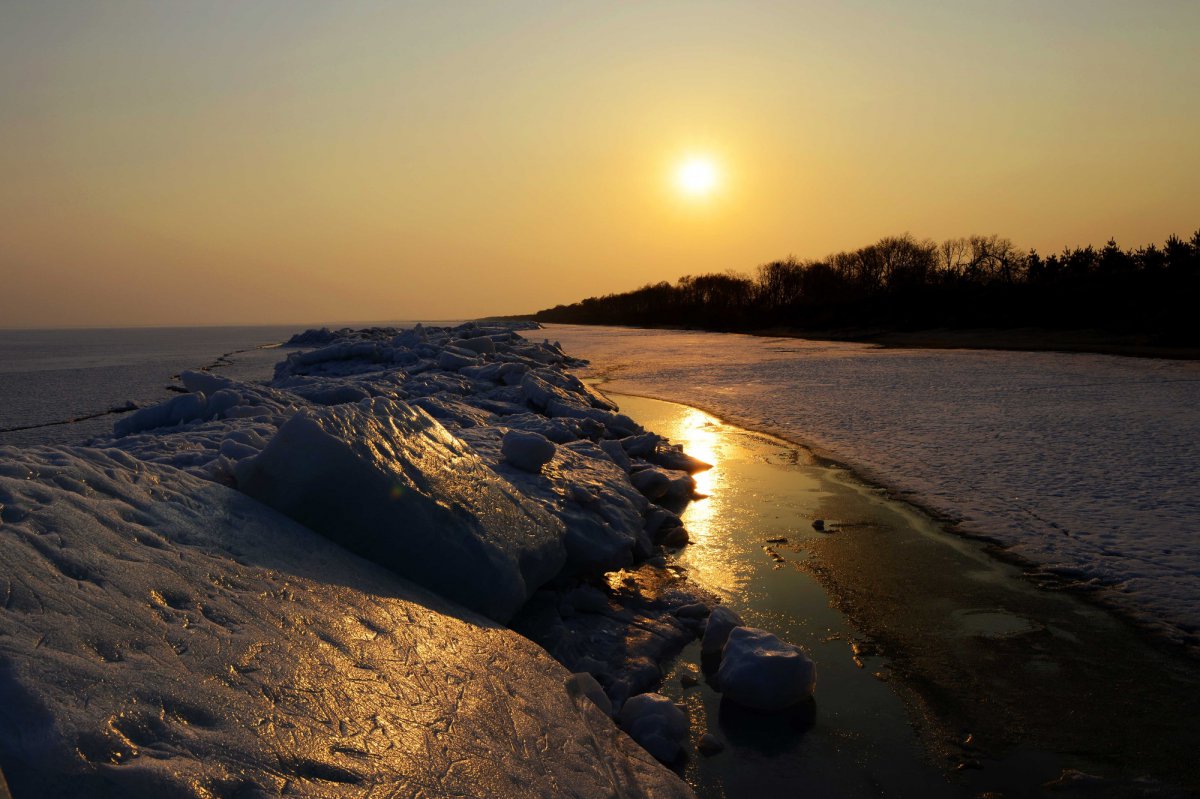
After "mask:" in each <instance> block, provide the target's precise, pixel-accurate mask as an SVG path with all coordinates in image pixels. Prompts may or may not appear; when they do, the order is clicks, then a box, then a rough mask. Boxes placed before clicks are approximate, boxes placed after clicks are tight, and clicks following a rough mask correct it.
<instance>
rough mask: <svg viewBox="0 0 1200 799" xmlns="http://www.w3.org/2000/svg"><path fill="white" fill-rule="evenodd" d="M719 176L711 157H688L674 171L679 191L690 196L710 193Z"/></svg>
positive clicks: (701, 195) (715, 185)
mask: <svg viewBox="0 0 1200 799" xmlns="http://www.w3.org/2000/svg"><path fill="white" fill-rule="evenodd" d="M719 178H720V175H719V173H718V172H717V165H716V164H715V163H713V161H712V159H711V158H704V157H695V158H689V159H687V160H686V161H684V162H683V163H681V164H680V165H679V168H678V169H676V171H675V184H676V185H677V186H678V187H679V190H680V191H681V192H683V193H684V194H687V195H689V196H692V197H703V196H705V195H707V194H711V193H712V190H713V189H715V188H716V187H717V181H718V179H719Z"/></svg>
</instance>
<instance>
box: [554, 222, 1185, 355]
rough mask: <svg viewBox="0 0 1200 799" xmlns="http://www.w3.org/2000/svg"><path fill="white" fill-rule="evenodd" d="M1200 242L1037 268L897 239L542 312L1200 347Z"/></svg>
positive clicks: (1009, 249)
mask: <svg viewBox="0 0 1200 799" xmlns="http://www.w3.org/2000/svg"><path fill="white" fill-rule="evenodd" d="M1198 289H1200V231H1198V232H1197V233H1196V234H1195V235H1193V236H1192V238H1191V240H1190V241H1184V240H1182V239H1179V238H1177V237H1175V236H1172V237H1171V238H1169V239H1167V241H1166V243H1165V244H1163V245H1162V246H1161V247H1159V246H1156V245H1150V246H1149V247H1145V248H1142V249H1137V250H1123V249H1121V248H1120V247H1119V246H1117V244H1116V242H1114V241H1109V242H1108V244H1106V245H1105V246H1104V247H1101V248H1099V249H1096V248H1095V247H1092V246H1087V247H1082V248H1077V249H1067V250H1064V251H1063V252H1062V253H1061V254H1059V255H1051V256H1048V257H1042V256H1041V255H1039V254H1038V253H1037V252H1036V251H1032V250H1031V251H1029V252H1024V251H1020V250H1018V249H1017V248H1016V247H1014V246H1013V243H1012V242H1011V241H1009V240H1008V239H1004V238H1000V237H998V236H971V237H968V238H959V239H950V240H948V241H945V242H942V243H940V244H939V243H937V242H934V241H930V240H924V241H919V240H917V239H915V238H913V237H912V236H911V235H908V234H905V235H904V236H893V237H888V238H884V239H880V240H879V241H877V242H876V243H874V244H872V245H870V246H867V247H863V248H861V249H857V250H853V251H850V252H839V253H836V254H833V255H830V256H828V257H827V258H823V259H820V260H811V261H799V260H796V259H795V258H788V259H787V260H784V261H775V262H773V263H769V264H765V265H763V266H760V267H759V268H758V271H757V274H755V275H754V276H753V277H750V276H745V275H740V274H737V273H733V272H729V273H725V274H707V275H697V276H689V277H684V278H681V279H680V280H679V281H678V282H677V283H675V284H674V285H671V284H670V283H666V282H663V283H656V284H652V285H646V286H643V287H642V288H639V289H636V290H634V291H629V292H624V293H621V294H608V295H606V296H603V297H589V298H588V299H586V300H583V301H581V302H577V303H574V304H572V305H559V306H556V307H554V308H549V309H546V310H543V311H539V312H538V313H537V314H536V315H535V318H536V319H537V320H538V321H540V322H565V323H573V324H613V325H634V326H669V327H696V328H703V329H706V330H722V331H757V330H769V329H778V328H787V329H794V330H798V331H836V330H842V331H855V330H857V331H889V330H895V331H912V330H926V329H933V328H957V329H966V328H1016V327H1037V328H1046V329H1056V330H1085V329H1090V330H1099V331H1107V332H1112V333H1122V334H1138V335H1142V336H1147V337H1149V338H1151V339H1152V340H1154V341H1156V342H1158V343H1162V344H1189V345H1194V344H1197V343H1200V335H1198V329H1200V324H1198V323H1197V319H1200V313H1198V310H1197V308H1196V300H1197V296H1198Z"/></svg>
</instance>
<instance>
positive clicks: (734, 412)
mask: <svg viewBox="0 0 1200 799" xmlns="http://www.w3.org/2000/svg"><path fill="white" fill-rule="evenodd" d="M537 335H547V336H549V338H550V339H551V340H555V339H558V340H560V341H561V343H562V345H563V347H564V349H565V350H566V351H567V352H568V353H570V354H572V355H576V356H579V357H583V358H587V359H589V360H591V361H592V369H591V373H592V374H593V375H594V376H600V375H602V376H604V377H606V378H607V379H608V380H609V382H608V383H607V384H606V386H605V387H606V388H608V389H611V390H614V391H621V392H627V393H633V394H641V395H646V396H652V397H656V398H659V399H667V400H674V401H677V402H683V403H688V404H692V405H695V406H698V407H700V408H703V409H705V410H708V411H710V412H713V413H716V414H718V415H720V416H722V417H724V418H726V419H728V420H730V421H733V422H736V423H738V424H741V425H743V426H746V427H751V428H754V429H758V430H762V431H765V432H771V433H775V434H779V435H782V436H784V437H787V438H790V439H792V440H794V441H797V442H800V443H805V444H808V445H811V446H812V447H814V448H815V449H816V450H818V451H819V452H822V453H824V454H827V455H829V456H831V457H833V458H835V459H837V460H840V461H842V462H844V463H847V464H848V465H851V466H853V467H855V468H856V470H858V471H859V472H860V473H862V474H864V475H865V476H867V477H869V478H871V479H873V480H875V481H877V482H879V483H882V484H884V485H887V486H889V487H892V488H893V489H896V490H898V491H900V492H902V493H905V494H908V495H909V496H910V497H911V498H913V499H915V500H917V501H918V502H919V503H921V504H924V505H925V506H926V507H930V508H932V509H934V510H937V511H939V512H941V513H944V514H946V515H948V516H950V517H951V518H954V519H958V520H960V523H961V526H962V528H963V529H964V530H966V531H968V532H972V533H977V534H981V535H985V536H988V537H991V538H993V539H996V540H998V541H1000V542H1002V543H1003V544H1004V545H1005V546H1007V547H1009V548H1010V550H1011V551H1012V552H1013V553H1014V554H1017V555H1019V556H1022V557H1024V558H1026V559H1028V560H1029V561H1031V562H1033V563H1035V564H1037V565H1038V566H1039V567H1040V568H1041V569H1043V570H1045V571H1046V572H1050V573H1054V574H1057V575H1060V576H1065V577H1068V578H1071V579H1074V580H1077V581H1079V582H1082V583H1090V584H1091V585H1093V586H1095V587H1097V589H1098V590H1099V591H1100V592H1101V594H1102V596H1103V598H1105V599H1107V600H1108V601H1110V602H1112V603H1113V604H1116V605H1118V606H1120V607H1121V608H1123V609H1124V610H1126V611H1127V612H1130V613H1132V614H1134V615H1135V616H1137V617H1138V618H1140V620H1142V621H1143V622H1145V623H1147V624H1148V625H1150V626H1153V627H1156V628H1158V629H1159V630H1160V631H1161V632H1163V633H1165V634H1167V635H1168V636H1170V637H1172V638H1175V639H1178V640H1183V641H1187V642H1189V643H1191V644H1193V645H1196V644H1198V643H1200V363H1196V362H1184V361H1168V360H1156V359H1140V358H1121V357H1115V356H1106V355H1087V354H1066V353H1045V352H1041V353H1033V352H1000V351H989V350H931V349H883V348H878V347H873V346H870V345H863V344H851V343H831V342H819V341H806V340H801V339H781V338H760V337H754V336H744V335H735V334H721V333H703V332H691V331H651V330H633V329H629V328H611V327H578V326H567V325H552V326H550V327H549V328H548V329H547V330H545V331H539V332H538V334H537ZM914 589H917V587H916V586H914Z"/></svg>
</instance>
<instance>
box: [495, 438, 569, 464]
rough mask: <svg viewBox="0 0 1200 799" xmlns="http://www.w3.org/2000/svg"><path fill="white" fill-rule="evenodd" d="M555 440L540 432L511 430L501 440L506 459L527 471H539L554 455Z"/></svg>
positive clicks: (501, 447)
mask: <svg viewBox="0 0 1200 799" xmlns="http://www.w3.org/2000/svg"><path fill="white" fill-rule="evenodd" d="M556 449H557V447H555V446H554V442H553V441H551V440H550V439H548V438H546V437H545V436H543V435H540V434H538V433H526V432H524V431H521V430H509V431H508V432H507V433H505V434H504V438H503V439H502V440H501V444H500V451H501V453H503V455H504V459H505V460H506V461H508V462H509V463H511V464H512V465H513V466H516V467H517V468H518V469H524V470H525V471H527V472H539V471H541V469H542V467H543V466H545V465H546V464H547V463H549V462H550V459H551V458H553V457H554V452H555V450H556Z"/></svg>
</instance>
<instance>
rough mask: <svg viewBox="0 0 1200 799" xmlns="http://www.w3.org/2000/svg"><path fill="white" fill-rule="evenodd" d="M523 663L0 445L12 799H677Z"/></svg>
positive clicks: (534, 659) (681, 791)
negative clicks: (293, 798) (369, 797)
mask: <svg viewBox="0 0 1200 799" xmlns="http://www.w3.org/2000/svg"><path fill="white" fill-rule="evenodd" d="M568 676H569V674H568V672H567V671H566V670H565V669H563V668H562V667H561V666H559V665H558V664H557V663H555V662H554V661H553V660H551V658H550V657H549V656H548V655H546V654H545V653H544V652H543V651H542V650H541V649H540V648H538V647H537V646H535V645H534V644H532V643H530V642H529V641H527V640H526V639H524V638H522V637H520V636H518V635H517V634H515V633H513V632H511V631H509V630H507V629H503V628H500V627H498V626H496V625H495V624H493V623H491V622H489V621H487V620H485V619H483V618H482V617H479V616H476V615H474V614H472V613H470V612H469V611H466V610H464V609H462V608H461V607H459V606H456V605H453V604H451V603H449V602H446V601H445V600H442V599H440V598H438V597H436V596H434V595H433V594H430V593H428V592H427V591H425V590H423V589H421V588H418V587H416V586H414V585H413V584H411V583H409V582H407V581H405V580H403V579H401V578H398V577H396V576H395V575H394V574H392V573H390V572H387V571H385V570H384V569H382V568H379V567H377V566H375V565H373V564H371V563H368V562H366V561H364V560H362V559H360V558H358V557H356V556H354V555H352V554H350V553H349V552H347V551H346V550H345V549H343V548H341V547H339V546H337V545H335V544H333V543H331V542H330V541H328V540H327V539H325V538H323V537H321V536H318V535H316V534H315V533H313V532H311V531H310V530H308V529H306V528H304V527H301V526H300V525H298V524H296V523H294V522H291V521H289V520H288V519H286V518H284V517H283V516H281V515H279V514H277V513H275V512H274V511H272V510H270V509H268V508H266V507H264V506H263V505H261V504H260V503H258V502H256V501H254V500H252V499H250V498H248V497H246V496H244V495H242V494H240V493H238V492H236V491H234V490H232V489H230V488H228V487H225V486H222V485H219V484H217V483H215V482H213V481H211V480H204V479H201V478H199V477H196V476H194V475H190V474H187V473H186V472H184V471H181V470H180V469H178V468H175V467H173V466H169V465H161V464H153V463H147V462H144V461H140V460H138V459H136V458H134V457H132V456H131V455H129V454H127V453H124V452H122V451H120V450H116V449H109V450H104V451H101V450H97V449H89V448H68V447H39V448H30V449H18V448H0V766H2V767H3V770H4V773H5V775H6V776H7V778H8V780H9V783H10V785H11V787H12V789H13V792H14V794H15V795H16V796H89V797H90V796H100V797H104V796H112V797H118V796H119V797H155V799H157V798H158V797H165V796H171V797H175V796H181V797H188V796H194V797H202V796H205V797H207V796H220V797H235V796H236V797H253V796H274V795H279V794H281V793H287V794H297V795H305V796H319V797H338V796H363V795H365V794H367V793H371V794H373V795H374V794H375V793H378V794H379V795H388V796H431V797H432V796H514V797H536V796H543V797H557V796H587V797H591V796H595V797H600V796H605V797H607V796H630V797H641V796H648V797H649V796H663V797H668V796H670V797H674V796H686V795H689V792H688V790H687V788H686V786H684V785H683V783H682V782H680V781H679V780H678V779H677V778H676V777H675V776H674V775H672V774H671V773H670V772H668V771H666V770H665V769H663V768H661V767H659V766H658V765H657V764H656V763H655V762H654V761H653V760H652V759H651V758H650V756H649V755H648V754H646V753H645V752H644V751H643V750H641V749H640V748H639V747H637V746H636V745H635V744H633V743H632V741H630V740H629V739H628V738H627V737H626V736H625V735H624V734H623V733H620V732H618V731H617V730H616V728H615V727H614V726H613V725H612V723H611V721H610V720H609V719H608V718H607V717H606V716H605V715H604V714H603V713H602V712H601V711H600V710H598V709H597V708H596V707H595V705H594V704H593V703H592V701H591V700H590V699H588V698H587V697H586V696H579V695H578V694H577V692H574V693H569V692H568V690H567V689H566V687H565V682H566V680H567V679H568Z"/></svg>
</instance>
